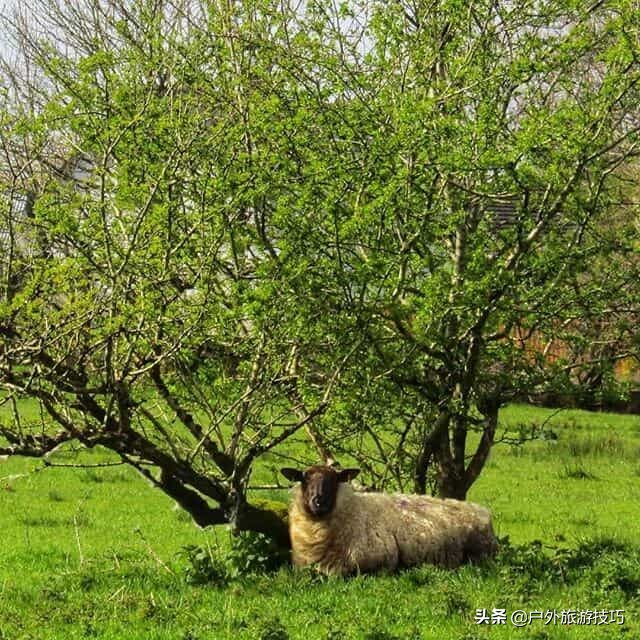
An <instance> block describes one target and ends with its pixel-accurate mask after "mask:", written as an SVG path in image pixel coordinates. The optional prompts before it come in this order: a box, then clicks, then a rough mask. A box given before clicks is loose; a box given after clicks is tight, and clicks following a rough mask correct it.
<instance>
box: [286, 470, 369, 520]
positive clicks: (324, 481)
mask: <svg viewBox="0 0 640 640" xmlns="http://www.w3.org/2000/svg"><path fill="white" fill-rule="evenodd" d="M358 472H359V470H358V469H343V470H342V471H336V470H335V469H333V468H332V467H322V466H316V467H310V468H309V469H307V470H306V471H304V472H302V471H297V470H296V469H282V474H283V475H284V476H285V477H286V478H288V479H289V480H298V481H300V482H301V483H302V496H303V501H304V506H305V509H306V510H307V512H308V513H309V514H310V515H312V516H313V517H315V518H323V517H325V516H327V515H329V514H330V513H331V512H332V511H333V508H334V507H335V506H336V497H337V495H338V486H339V484H340V482H349V481H350V480H351V479H353V478H355V477H356V475H358Z"/></svg>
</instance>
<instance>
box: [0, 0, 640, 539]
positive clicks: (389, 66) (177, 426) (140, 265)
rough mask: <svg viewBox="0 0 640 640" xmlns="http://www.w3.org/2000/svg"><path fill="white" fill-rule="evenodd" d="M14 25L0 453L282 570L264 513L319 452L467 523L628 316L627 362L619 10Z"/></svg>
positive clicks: (629, 294)
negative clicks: (60, 466) (113, 477)
mask: <svg viewBox="0 0 640 640" xmlns="http://www.w3.org/2000/svg"><path fill="white" fill-rule="evenodd" d="M7 26H8V29H9V32H10V33H12V34H13V35H14V38H15V43H16V46H17V50H18V51H21V52H22V54H23V56H24V58H23V62H22V64H20V63H19V61H18V63H15V62H14V63H12V64H10V65H9V64H5V71H4V77H5V85H6V90H5V92H4V94H3V110H2V118H3V125H5V126H4V127H3V132H4V133H3V136H2V149H3V159H2V181H3V193H4V194H6V196H5V198H4V211H3V216H4V218H3V219H4V220H5V221H6V222H5V228H6V230H7V233H6V234H5V238H6V241H7V242H8V246H9V247H10V251H8V252H5V253H4V254H3V255H4V258H3V262H2V277H3V296H4V297H3V300H2V303H1V305H0V335H1V336H2V346H1V352H0V385H1V387H2V389H4V395H3V396H2V400H0V401H1V402H3V403H4V404H5V405H7V406H11V405H13V407H14V411H13V412H12V415H13V420H9V419H8V418H7V419H6V420H5V422H4V423H2V426H1V427H0V434H1V435H2V436H3V437H4V438H5V439H6V441H7V442H6V444H5V445H4V446H2V450H1V452H2V453H9V454H21V455H33V456H45V455H47V454H48V452H50V451H52V450H53V449H55V448H56V447H58V446H60V445H61V444H63V443H66V442H69V441H78V442H80V443H82V444H83V445H85V446H89V447H91V446H96V445H101V446H105V447H107V448H109V449H111V450H112V451H114V452H116V453H117V455H119V456H120V457H121V458H122V460H124V461H125V462H127V463H128V464H131V465H133V466H134V467H135V468H136V469H138V470H139V471H140V473H142V474H143V475H144V476H146V477H147V478H148V479H150V480H151V481H152V482H153V483H154V484H156V485H157V486H158V487H159V488H161V489H162V490H163V491H165V492H167V493H168V494H169V495H171V496H172V497H174V498H175V499H176V500H177V501H178V502H179V503H180V504H182V505H183V506H184V507H185V508H186V509H187V510H188V511H189V512H190V513H191V514H192V515H193V516H194V518H195V519H196V521H197V522H198V523H200V524H209V523H218V522H232V523H233V524H234V525H235V526H236V527H238V528H253V529H256V530H262V531H266V532H270V533H272V534H273V533H275V534H276V535H280V538H281V539H284V538H285V537H286V532H285V531H284V529H283V525H282V522H281V521H279V520H278V519H277V518H274V517H273V514H270V513H269V512H268V511H265V510H263V509H260V508H258V507H257V506H255V505H251V504H250V503H249V501H248V499H247V486H248V481H249V478H250V474H251V470H252V467H253V465H254V463H255V462H256V460H257V459H258V458H259V457H260V456H261V455H262V454H264V453H267V452H273V451H277V450H278V449H279V448H280V447H281V446H282V445H283V444H285V443H286V442H287V440H288V439H289V438H291V437H292V436H293V435H295V434H297V433H298V432H300V431H301V430H302V431H303V432H304V431H305V429H307V430H308V436H309V438H308V439H309V444H310V445H311V443H313V447H311V446H309V448H308V451H313V455H314V456H317V455H320V456H321V457H324V458H327V457H329V456H330V455H331V454H332V453H334V452H337V453H341V454H345V455H347V454H348V455H350V456H352V457H355V458H357V459H358V460H360V462H361V464H363V466H364V467H365V469H366V470H367V471H368V473H369V475H370V477H371V478H373V479H374V480H375V481H376V484H378V485H380V486H384V485H385V484H388V483H390V482H393V483H394V484H396V485H400V486H404V485H406V483H407V479H410V482H411V486H412V487H413V488H414V489H415V490H416V491H419V492H424V491H425V490H426V488H427V483H428V479H429V474H430V473H432V472H433V470H434V469H436V471H437V478H436V481H437V489H438V491H439V493H440V494H441V495H444V496H454V497H461V498H462V497H465V495H466V492H467V490H468V489H469V487H470V486H471V485H472V483H473V482H474V481H475V479H476V478H477V477H478V476H479V474H480V472H481V471H482V468H483V466H484V463H485V462H486V460H487V457H488V455H489V452H490V449H491V446H492V445H493V443H494V442H495V439H496V429H497V416H498V409H499V407H500V406H501V405H502V404H503V403H504V402H506V401H508V400H509V399H512V398H514V397H517V396H518V395H520V394H522V393H525V392H526V393H529V392H531V391H535V390H543V389H545V388H547V387H548V386H549V385H550V383H554V384H555V385H556V386H557V385H559V384H560V383H562V384H564V385H573V384H574V383H575V381H576V376H575V375H573V374H572V372H574V371H576V370H579V369H580V368H581V367H584V366H585V365H586V363H585V361H584V353H585V351H586V346H587V345H585V344H584V340H582V341H581V340H580V338H581V336H582V335H583V334H584V327H585V326H593V323H592V320H593V319H594V318H596V319H597V318H598V317H599V316H601V315H602V314H604V313H607V312H609V310H611V309H612V308H613V307H614V306H615V309H616V313H615V314H610V316H611V318H612V319H615V325H616V327H615V331H614V327H613V325H612V335H614V334H615V335H616V336H617V338H618V339H619V338H620V335H623V336H624V337H625V340H626V339H627V338H626V336H627V335H629V336H630V335H631V334H632V332H633V329H632V327H633V324H632V323H630V322H629V320H630V318H632V317H634V316H633V315H632V314H634V313H636V312H637V302H638V298H637V281H638V280H637V279H634V278H631V277H629V271H630V270H631V269H636V270H637V260H636V261H635V262H634V258H633V256H634V255H635V254H634V252H637V246H638V245H637V244H634V238H633V237H631V236H630V237H629V238H624V239H620V238H616V237H610V236H608V235H607V234H603V233H602V229H603V226H602V220H603V218H604V216H606V215H609V214H610V212H611V211H612V207H613V206H614V203H615V202H617V201H618V200H619V199H620V198H619V193H620V192H621V191H624V184H623V183H622V181H621V180H619V177H620V175H621V173H620V169H621V167H623V166H624V165H625V164H626V163H628V161H629V160H630V158H633V157H634V156H635V154H636V151H637V135H638V130H639V123H638V120H637V117H636V115H637V114H636V111H635V109H636V104H637V98H638V90H637V85H638V80H639V78H640V70H639V68H638V46H637V42H638V39H637V38H636V37H635V36H634V33H635V34H637V29H638V16H637V15H636V14H635V12H634V11H633V7H632V6H631V4H630V3H626V2H622V1H618V2H617V3H615V6H614V7H610V6H609V5H607V6H604V5H603V4H602V3H596V4H591V5H586V4H585V5H584V6H582V5H580V6H577V5H576V3H568V2H563V1H560V0H555V1H554V2H550V3H544V4H543V5H539V3H535V2H533V1H532V2H526V3H525V4H524V5H523V4H522V3H520V4H518V6H517V7H516V6H511V5H509V4H497V5H496V3H489V2H480V3H473V6H470V7H467V6H463V5H461V4H460V3H456V2H432V3H422V2H412V3H409V2H406V3H404V2H395V3H391V4H389V3H381V2H380V3H379V2H362V3H359V2H353V3H343V4H342V5H340V6H331V5H329V4H327V3H326V2H320V1H318V2H313V1H312V2H307V3H304V5H296V4H295V3H292V4H288V3H286V2H281V1H280V2H277V3H273V2H269V1H268V0H264V1H257V0H253V1H251V2H234V3H226V2H213V1H208V0H200V1H195V0H194V1H189V0H184V1H182V2H178V1H175V2H169V1H168V0H167V1H166V2H163V1H159V0H153V1H152V0H82V2H79V3H73V4H72V5H71V4H64V5H62V6H60V5H59V3H56V2H53V1H52V0H39V3H38V4H35V5H34V6H33V8H32V9H31V10H29V12H27V15H24V16H20V15H18V16H15V17H14V18H13V19H11V20H10V21H9V24H8V25H7ZM19 202H23V203H26V204H25V206H24V212H23V213H22V214H18V213H17V212H16V211H15V208H16V203H19ZM504 210H507V211H509V212H511V211H512V214H511V215H510V216H509V220H507V221H506V223H505V221H503V220H502V219H501V218H500V217H499V216H498V215H497V214H498V212H499V211H504ZM633 233H637V229H635V231H633ZM629 256H632V257H631V258H630V257H629ZM603 264H606V265H607V267H608V268H607V270H606V271H605V270H604V269H603V268H601V266H600V265H603ZM605 278H606V281H605ZM620 331H622V334H620ZM523 335H524V336H525V337H526V336H536V338H537V339H539V340H541V341H542V342H543V343H548V342H549V341H551V342H553V341H555V340H562V341H564V342H566V343H571V345H572V349H571V350H568V351H567V353H568V354H570V355H567V356H565V357H560V358H556V359H551V358H548V357H545V354H544V350H542V351H540V350H532V349H530V348H529V345H530V344H531V343H530V341H528V340H522V339H521V337H522V336H523ZM629 344H630V348H632V347H633V344H632V342H631V341H630V340H629ZM606 357H607V358H608V359H610V358H611V355H610V354H608V353H607V354H606ZM614 357H615V356H614ZM600 359H601V358H600ZM588 364H589V366H593V362H590V363H588ZM25 396H26V397H31V398H35V399H37V401H38V402H39V403H40V404H41V407H42V419H41V420H39V421H38V423H37V424H25V423H24V420H23V419H21V416H20V412H19V410H18V409H19V406H18V404H17V403H18V400H19V399H20V398H22V397H25ZM9 414H11V412H9V413H7V412H5V414H4V415H9ZM475 432H477V435H476V433H475ZM308 455H311V454H308Z"/></svg>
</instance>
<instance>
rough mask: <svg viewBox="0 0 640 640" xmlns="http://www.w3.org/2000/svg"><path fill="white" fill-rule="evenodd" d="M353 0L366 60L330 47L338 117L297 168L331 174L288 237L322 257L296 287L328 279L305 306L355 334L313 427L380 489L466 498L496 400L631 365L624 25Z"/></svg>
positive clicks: (555, 13)
mask: <svg viewBox="0 0 640 640" xmlns="http://www.w3.org/2000/svg"><path fill="white" fill-rule="evenodd" d="M367 6H368V7H371V8H372V9H373V12H372V15H371V16H370V20H369V21H368V22H367V29H366V34H367V37H368V38H369V43H370V47H369V48H366V51H365V52H364V53H361V52H360V49H359V46H360V42H361V40H359V39H358V38H355V39H350V38H349V37H347V36H346V35H344V36H341V37H337V39H336V43H334V44H332V43H326V44H325V46H326V49H327V53H326V54H325V57H326V59H333V60H337V61H339V62H338V63H336V64H335V65H332V66H330V67H327V69H328V70H327V73H326V75H325V76H323V83H324V84H323V86H326V87H330V91H331V93H332V95H333V96H335V100H334V101H333V102H332V104H331V106H330V107H328V106H327V105H326V104H324V103H319V104H318V106H317V110H318V113H317V114H316V119H317V121H323V122H327V121H328V120H329V119H330V117H331V116H329V115H327V111H329V112H331V111H333V112H334V114H335V120H334V121H333V123H332V124H331V125H330V126H329V129H330V131H329V132H328V133H325V135H324V137H323V138H322V141H320V142H318V143H317V144H316V145H315V153H314V152H309V155H313V161H308V164H309V165H312V166H322V167H327V166H330V167H331V171H328V170H327V171H325V173H324V174H323V178H324V180H325V184H324V185H323V189H324V193H325V198H324V199H323V200H321V201H316V202H314V210H315V211H316V212H320V211H321V212H322V213H321V214H319V215H317V216H309V217H307V218H306V220H307V221H308V223H307V226H306V227H305V229H304V241H303V242H304V245H305V251H304V253H303V255H304V256H322V259H319V260H316V261H315V262H314V264H313V265H312V266H310V267H309V269H310V271H311V272H312V273H313V274H314V275H309V273H306V274H305V277H306V278H308V279H309V280H311V278H313V279H314V281H317V282H318V283H323V285H322V286H321V287H320V286H319V287H314V288H312V290H313V291H315V292H316V293H317V295H316V297H315V298H314V299H313V301H312V304H313V305H314V306H315V307H316V308H323V305H324V308H325V309H326V311H325V313H326V314H327V315H329V314H331V315H340V314H342V315H343V317H345V322H346V323H347V324H348V323H349V319H350V320H351V321H352V326H353V327H354V329H353V335H360V336H361V337H362V348H361V349H360V350H359V351H358V357H357V359H356V362H357V367H356V368H354V369H351V370H350V377H349V378H348V380H349V382H346V380H347V378H346V377H343V378H342V380H343V382H345V385H344V387H343V393H341V394H340V399H339V401H336V402H335V403H334V404H333V405H332V409H331V411H330V413H329V414H328V415H327V416H326V419H325V424H326V425H327V427H326V428H327V429H329V431H328V433H330V435H329V436H328V439H329V440H330V441H332V442H334V443H336V445H335V446H336V447H338V448H339V449H340V450H342V451H344V452H348V453H350V454H352V455H355V456H356V457H358V458H359V459H360V461H361V463H362V464H364V465H365V466H366V467H367V469H368V471H369V472H370V474H372V475H375V477H376V483H377V484H378V485H384V484H385V482H388V481H389V480H393V481H394V483H396V484H406V482H407V476H409V477H410V478H411V485H412V487H413V489H414V490H415V491H418V492H424V491H425V489H426V487H427V482H428V479H429V474H430V473H432V472H435V484H436V489H437V491H438V492H439V494H440V495H442V496H451V497H456V498H464V497H465V496H466V494H467V491H468V489H469V488H470V487H471V485H472V484H473V482H474V481H475V480H476V479H477V478H478V476H479V474H480V473H481V471H482V469H483V467H484V464H485V462H486V460H487V458H488V455H489V453H490V450H491V447H492V446H493V444H494V442H495V441H496V438H497V434H496V431H497V426H498V422H497V419H498V410H499V407H500V406H502V405H503V404H504V403H505V402H507V401H509V400H512V399H514V398H518V397H522V396H523V395H528V394H532V393H541V392H543V391H548V390H550V389H551V390H555V391H558V390H560V391H564V392H568V391H572V392H575V390H576V388H577V387H579V386H580V385H581V384H582V385H583V386H588V385H589V383H590V382H589V381H590V379H593V378H592V377H591V374H593V372H594V371H595V372H597V373H598V376H599V379H600V380H602V374H603V373H605V371H606V368H607V367H610V365H611V362H612V361H615V359H616V358H620V357H623V356H626V355H629V354H637V352H638V351H637V349H638V341H637V332H636V331H635V329H634V327H635V326H636V324H637V317H638V289H637V283H638V278H637V275H638V258H637V252H638V228H637V224H636V225H634V224H633V219H634V217H635V216H636V215H637V213H636V212H637V208H636V207H634V206H629V205H626V206H621V205H620V202H621V200H624V199H625V198H624V193H625V191H626V190H627V185H626V184H625V181H624V176H623V169H624V167H626V166H627V165H629V164H630V163H631V162H632V161H633V159H634V158H635V157H636V155H637V152H638V132H639V128H640V119H639V117H638V115H639V114H638V111H637V101H638V95H639V94H638V81H639V80H640V65H639V60H640V58H639V48H638V42H639V41H638V38H637V33H638V15H637V11H636V10H635V8H634V6H633V5H632V3H627V2H615V3H607V4H606V5H605V4H604V3H595V4H594V3H569V2H563V1H555V2H548V3H538V2H525V3H524V4H523V3H517V4H512V3H493V2H491V3H489V2H480V3H473V4H472V5H469V6H463V5H461V4H460V3H457V2H431V3H423V2H396V3H393V4H392V5H391V6H389V5H387V4H384V5H383V4H377V3H367ZM359 17H360V16H359V15H356V14H353V15H352V16H351V20H352V23H357V22H358V19H359ZM331 54H333V55H331ZM321 111H322V112H323V113H320V112H321ZM336 112H337V113H336ZM338 114H339V116H338ZM327 138H329V139H331V140H332V143H333V149H334V150H333V152H332V147H331V146H330V145H326V144H325V140H326V139H327ZM328 157H331V159H327V158H328ZM309 181H310V182H311V181H312V178H311V177H310V176H309ZM304 206H305V205H304V203H303V202H301V201H300V200H298V201H297V202H296V203H295V205H292V206H291V207H290V208H291V210H292V211H296V212H298V211H300V210H303V209H304ZM505 213H506V214H507V215H506V216H505V215H504V214H505ZM501 214H502V215H501ZM293 215H297V214H292V216H293ZM613 216H618V217H619V218H620V219H621V220H625V222H624V224H623V225H621V226H619V227H618V228H617V230H615V229H611V227H610V226H609V225H610V221H611V219H612V217H613ZM292 224H293V220H292ZM623 229H624V231H622V230H623ZM616 231H620V232H621V233H619V234H618V233H616ZM303 260H304V258H303ZM329 292H330V293H329ZM605 319H606V322H605ZM605 324H606V327H607V330H606V331H603V330H602V329H603V325H605ZM589 334H591V335H594V334H597V335H598V340H597V341H595V342H594V341H592V340H590V339H589V337H588V336H589ZM598 342H599V343H600V344H599V345H598V344H597V343H598ZM536 344H537V345H538V346H536Z"/></svg>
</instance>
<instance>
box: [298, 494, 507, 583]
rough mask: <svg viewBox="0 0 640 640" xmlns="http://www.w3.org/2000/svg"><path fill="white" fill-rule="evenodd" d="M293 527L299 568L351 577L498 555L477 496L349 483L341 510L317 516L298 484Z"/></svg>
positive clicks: (486, 514) (454, 564) (339, 499)
mask: <svg viewBox="0 0 640 640" xmlns="http://www.w3.org/2000/svg"><path fill="white" fill-rule="evenodd" d="M289 532H290V536H291V543H292V549H293V562H294V564H295V565H296V566H308V565H315V566H316V568H317V569H318V570H319V571H320V572H322V573H326V574H336V575H348V574H351V573H356V572H369V571H376V570H380V569H388V570H394V569H396V568H397V567H398V566H411V565H415V564H420V563H423V562H424V563H429V564H436V565H439V566H443V567H450V568H453V567H457V566H458V565H460V564H461V563H462V562H464V561H465V560H474V559H475V560H477V559H479V558H481V557H482V556H487V555H493V554H494V553H495V552H496V550H497V543H496V538H495V535H494V533H493V528H492V525H491V516H490V514H489V512H488V511H487V510H486V509H485V508H483V507H481V506H479V505H477V504H473V503H470V502H462V501H459V500H450V499H447V500H441V499H438V498H431V497H428V496H420V495H403V494H393V495H392V494H385V493H360V492H357V491H354V490H353V488H352V487H351V486H350V485H348V484H344V483H341V484H340V485H339V487H338V493H337V496H336V505H335V508H334V510H333V511H332V512H331V513H330V514H329V515H328V516H326V517H324V518H314V517H312V516H310V515H309V514H308V513H307V512H306V510H305V508H304V504H303V496H302V489H301V487H300V486H297V487H295V488H294V490H293V500H292V504H291V508H290V512H289Z"/></svg>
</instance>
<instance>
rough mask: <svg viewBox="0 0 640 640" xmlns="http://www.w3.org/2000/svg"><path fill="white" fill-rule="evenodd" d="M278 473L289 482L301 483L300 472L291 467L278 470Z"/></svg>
mask: <svg viewBox="0 0 640 640" xmlns="http://www.w3.org/2000/svg"><path fill="white" fill-rule="evenodd" d="M280 473H281V474H282V475H283V476H284V477H285V478H286V479H287V480H291V482H302V475H303V474H302V471H298V469H291V467H283V468H282V469H280Z"/></svg>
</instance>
